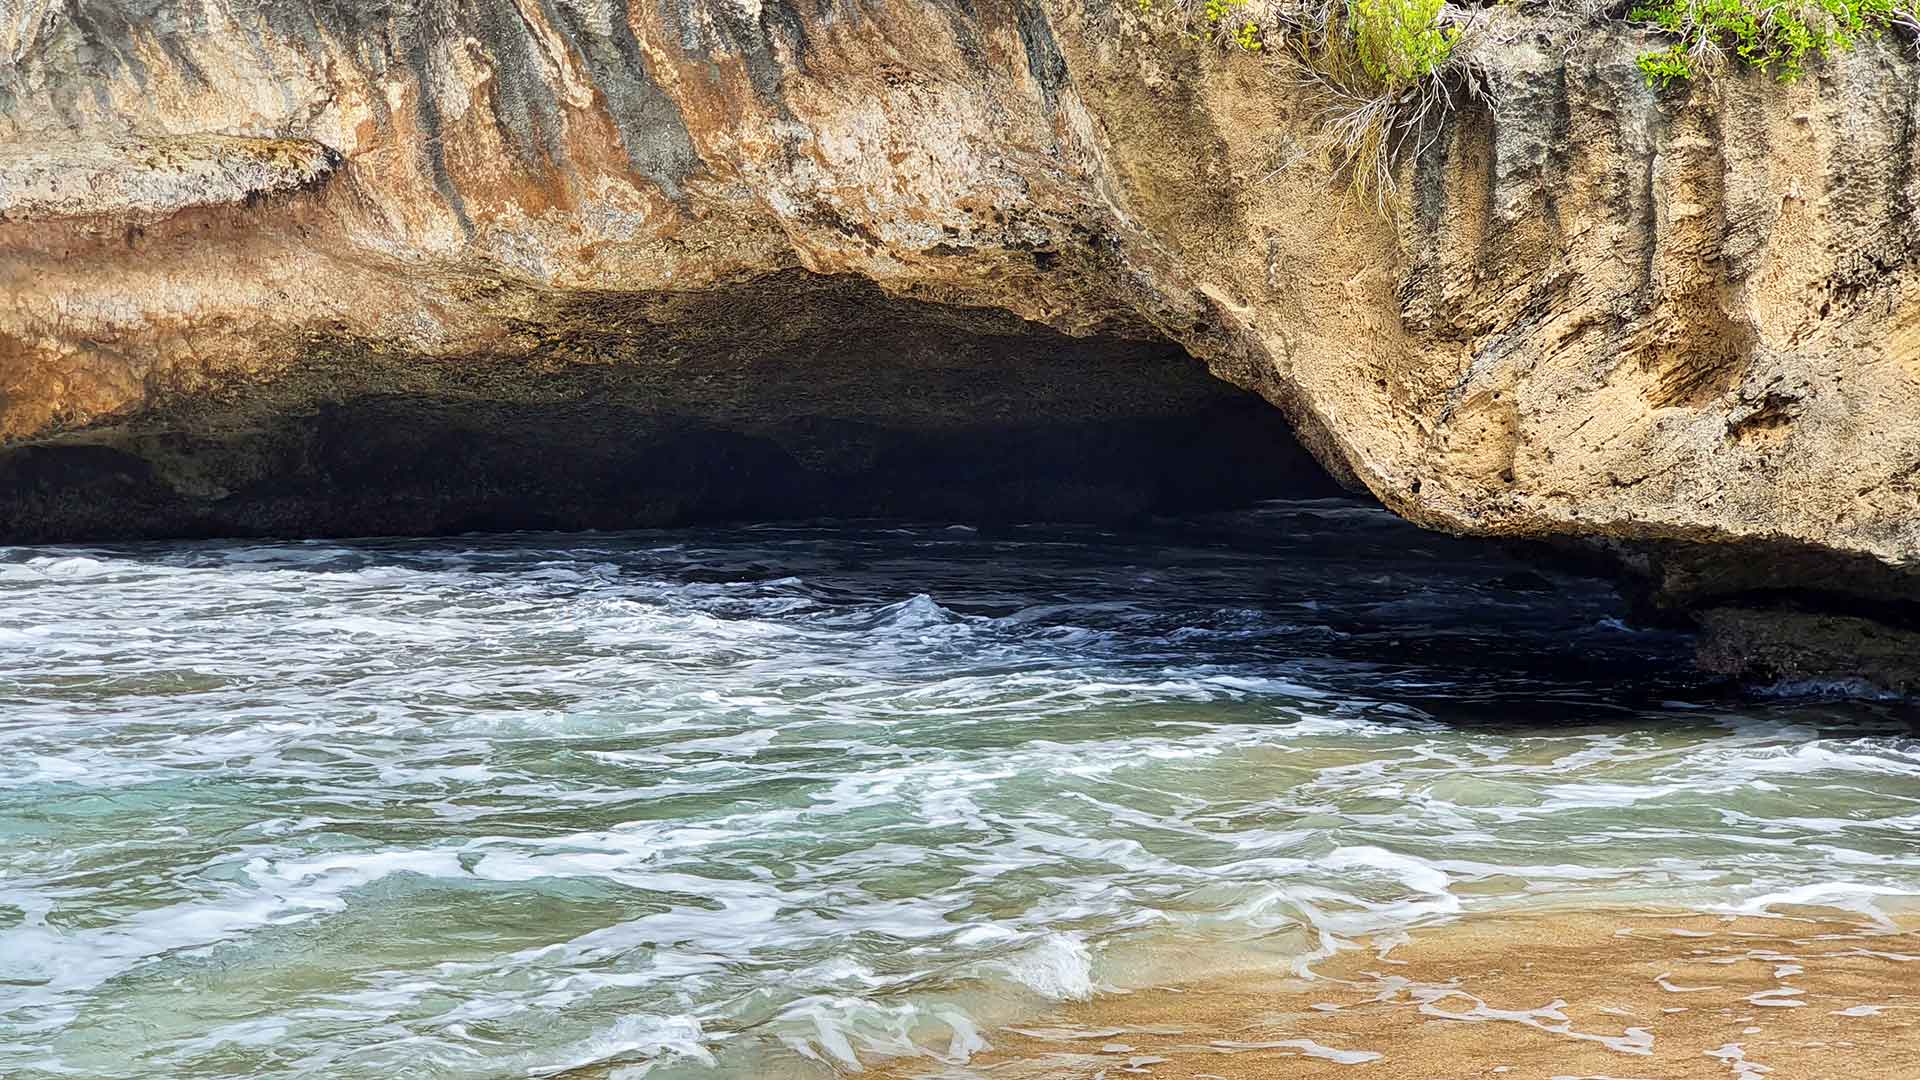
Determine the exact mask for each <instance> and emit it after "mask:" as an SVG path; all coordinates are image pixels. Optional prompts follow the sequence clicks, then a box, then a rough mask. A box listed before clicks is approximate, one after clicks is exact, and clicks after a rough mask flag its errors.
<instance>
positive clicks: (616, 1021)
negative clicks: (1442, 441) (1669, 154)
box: [0, 501, 1920, 1080]
mask: <svg viewBox="0 0 1920 1080" xmlns="http://www.w3.org/2000/svg"><path fill="white" fill-rule="evenodd" d="M1619 617H1620V611H1619V610H1618V603H1617V601H1616V600H1614V598H1613V597H1612V596H1611V595H1610V594H1609V593H1608V592H1607V591H1606V590H1605V589H1604V588H1602V587H1600V586H1597V585H1595V584H1593V583H1591V582H1586V581H1581V580H1578V579H1573V578H1565V577H1559V576H1555V575H1551V574H1543V573H1541V572H1539V571H1536V570H1529V569H1526V568H1525V567H1522V566H1520V565H1518V564H1515V563H1510V562H1506V561H1504V560H1502V559H1501V558H1500V557H1499V556H1498V555H1496V554H1494V553H1492V552H1491V551H1490V549H1489V548H1488V547H1487V546H1486V545H1473V544H1465V543H1459V542H1454V541H1449V540H1446V539H1444V538H1440V537H1435V536H1432V535H1428V534H1424V533H1419V532H1417V531H1415V530H1412V529H1411V528H1409V527H1407V526H1405V525H1403V524H1401V523H1399V522H1397V521H1395V520H1394V519H1392V518H1390V517H1389V516H1387V515H1386V514H1385V513H1384V512H1382V511H1379V510H1377V509H1371V508H1366V507H1361V506H1357V505H1349V504H1345V503H1339V502H1324V501H1323V502H1306V503H1275V504H1269V505H1267V506H1264V507H1262V508H1260V509H1258V510H1256V511H1253V512H1248V513H1243V514H1236V515H1227V516H1221V517H1213V518H1206V519H1198V520H1191V521H1184V522H1177V523H1165V524H1162V525H1159V526H1155V527H1150V528H1142V529H1138V530H1135V531H1130V532H1111V531H1102V530H1098V529H1092V528H1056V527H1046V528H1043V527H1033V528H1017V529H1009V530H1003V531H997V532H992V533H984V532H976V531H973V530H970V529H963V528H955V527H942V526H938V525H934V526H925V527H904V526H894V525H887V524H876V523H871V522H865V523H848V524H823V525H809V526H780V527H761V528H741V529H732V530H717V531H704V532H698V531H693V532H674V533H633V534H618V535H564V536H563V535H523V536H511V537H487V538H456V539H451V540H433V541H373V542H351V543H343V542H334V541H329V542H309V543H286V544H179V545H164V546H137V547H132V546H130V547H116V548H87V549H80V548H71V549H47V548H40V549H27V548H16V549H0V750H4V751H5V753H4V755H0V1075H5V1076H8V1077H17V1078H23V1080H24V1078H40V1077H55V1076H82V1077H90V1078H108V1077H157V1076H167V1077H216V1076H220V1077H225V1076H245V1077H327V1078H359V1077H367V1078H375V1077H378V1078H383V1080H392V1078H395V1077H507V1076H530V1075H531V1076H540V1075H549V1074H553V1073H558V1072H563V1071H566V1070H568V1069H570V1068H575V1067H581V1066H588V1065H596V1064H609V1065H615V1064H617V1065H621V1066H624V1068H623V1069H621V1070H619V1074H620V1075H625V1076H639V1075H646V1076H650V1077H670V1076H671V1077H678V1076H740V1077H746V1076H756V1077H757V1076H776V1075H778V1076H785V1075H793V1076H813V1075H817V1076H828V1075H832V1074H833V1072H834V1071H835V1069H837V1068H845V1067H847V1066H849V1065H850V1064H851V1063H853V1062H856V1061H857V1062H867V1063H871V1062H873V1061H876V1060H878V1059H880V1058H882V1057H885V1056H887V1055H899V1054H921V1055H926V1056H928V1057H930V1058H940V1059H943V1060H948V1061H954V1060H959V1059H962V1058H964V1057H965V1056H966V1055H967V1054H969V1053H970V1052H971V1051H972V1050H973V1049H974V1048H976V1047H978V1046H979V1045H980V1043H981V1041H982V1039H983V1037H984V1036H983V1030H984V1029H986V1028H988V1027H990V1026H991V1025H992V1024H993V1023H996V1022H1000V1021H1003V1020H1004V1019H1005V1018H1007V1017H1009V1016H1016V1015H1019V1014H1020V1013H1021V1011H1022V1010H1025V1009H1031V1008H1033V1007H1036V1006H1038V1005H1041V1004H1044V1003H1046V1002H1048V1001H1053V1000H1060V999H1070V998H1081V997H1085V996H1088V995H1091V994H1098V993H1100V992H1102V991H1104V990H1111V989H1120V988H1125V987H1128V986H1138V985H1145V984H1147V983H1150V982H1154V981H1164V980H1169V979H1177V978H1179V977H1181V976H1182V975H1183V974H1192V973H1194V972H1197V971H1203V970H1215V969H1217V968H1218V966H1219V965H1221V964H1225V963H1232V962H1236V961H1237V960H1238V959H1244V958H1246V957H1249V956H1255V955H1258V956H1263V957H1268V958H1274V959H1278V960H1282V961H1284V960H1287V959H1289V958H1309V959H1310V958H1311V956H1312V955H1313V954H1314V953H1315V952H1316V951H1318V950H1321V949H1323V948H1324V947H1325V946H1326V945H1327V943H1328V942H1329V940H1331V939H1334V938H1339V937H1343V936H1348V935H1353V934H1358V933H1366V932H1373V931H1380V930H1391V929H1393V928H1396V927H1410V926H1417V925H1422V924H1426V923H1431V922H1435V921H1439V920H1446V919H1450V918H1454V917H1456V916H1458V915H1460V914H1461V913H1463V912H1471V911H1476V910H1491V909H1496V908H1512V907H1532V906H1549V905H1551V906H1576V907H1578V906H1592V905H1599V904H1618V903H1627V904H1642V905H1648V906H1658V907H1675V906H1678V907H1696V908H1702V909H1714V910H1736V909H1737V910H1745V911H1756V912H1758V911H1766V910H1770V909H1775V908H1778V907H1780V906H1782V905H1789V904H1821V905H1828V906H1838V907H1842V908H1848V909H1851V910H1854V911H1857V912H1859V913H1861V914H1862V915H1864V916H1866V917H1869V918H1881V917H1885V916H1886V915H1887V914H1889V913H1893V912H1896V911H1899V910H1902V909H1905V908H1908V907H1910V906H1911V905H1912V903H1913V901H1914V899H1915V898H1916V897H1920V843H1917V841H1920V741H1916V739H1915V738H1914V737H1913V736H1912V735H1911V733H1910V730H1911V729H1910V728H1909V727H1908V726H1907V725H1906V723H1905V721H1904V720H1903V719H1902V717H1901V715H1899V714H1897V713H1896V711H1895V709H1896V707H1895V706H1894V705H1892V704H1887V703H1874V702H1843V701H1837V700H1835V701H1829V700H1823V699H1822V698H1821V697H1820V696H1819V695H1818V692H1817V691H1818V688H1809V687H1799V688H1784V689H1783V690H1782V691H1781V692H1778V693H1774V694H1771V695H1753V694H1741V693H1735V692H1733V691H1730V690H1726V689H1723V688H1717V687H1713V686H1708V685H1705V684H1702V683H1700V682H1698V681H1697V680H1696V679H1695V677H1694V676H1692V675H1690V674H1689V673H1688V672H1687V670H1686V666H1685V663H1684V657H1685V655H1686V650H1687V643H1686V642H1685V640H1684V639H1682V638H1679V637H1677V636H1673V635H1669V634H1662V633H1648V632H1641V631H1634V630H1630V629H1628V628H1626V627H1625V626H1623V625H1622V624H1621V622H1620V621H1619Z"/></svg>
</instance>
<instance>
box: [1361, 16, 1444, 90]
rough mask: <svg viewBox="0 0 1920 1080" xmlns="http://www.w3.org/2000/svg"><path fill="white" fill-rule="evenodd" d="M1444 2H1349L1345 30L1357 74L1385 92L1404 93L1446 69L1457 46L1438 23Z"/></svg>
mask: <svg viewBox="0 0 1920 1080" xmlns="http://www.w3.org/2000/svg"><path fill="white" fill-rule="evenodd" d="M1444 7H1446V3H1445V0H1349V3H1348V5H1347V26H1348V27H1349V28H1350V29H1352V31H1353V44H1354V52H1355V54H1356V56H1357V57H1358V59H1359V62H1360V66H1361V68H1362V69H1363V70H1364V71H1365V72H1366V74H1367V76H1368V77H1369V78H1371V79H1372V80H1373V81H1374V82H1376V83H1378V84H1380V85H1381V86H1382V87H1386V88H1402V89H1403V88H1405V87H1408V86H1411V85H1413V84H1414V83H1416V82H1419V81H1420V80H1421V79H1424V78H1426V77H1427V76H1429V75H1432V74H1433V73H1434V72H1435V71H1438V70H1441V69H1443V68H1445V67H1446V64H1447V61H1448V60H1449V59H1451V58H1452V57H1453V47H1454V45H1455V44H1456V43H1458V42H1459V40H1460V28H1459V27H1458V26H1444V25H1442V24H1441V22H1440V12H1441V9H1442V8H1444Z"/></svg>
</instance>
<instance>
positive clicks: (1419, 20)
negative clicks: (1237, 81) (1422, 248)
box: [1138, 0, 1492, 209]
mask: <svg viewBox="0 0 1920 1080" xmlns="http://www.w3.org/2000/svg"><path fill="white" fill-rule="evenodd" d="M1138 2H1139V7H1140V10H1141V12H1142V13H1144V14H1147V15H1150V16H1151V15H1168V16H1170V17H1171V18H1173V19H1174V20H1175V21H1177V22H1178V23H1179V24H1180V25H1181V26H1182V27H1183V28H1184V30H1185V32H1186V35H1187V36H1188V37H1190V38H1191V39H1193V40H1196V41H1203V42H1212V43H1215V44H1218V45H1220V46H1222V47H1225V48H1238V49H1242V50H1245V51H1247V52H1252V53H1261V54H1263V55H1265V56H1266V57H1267V58H1268V61H1269V63H1270V64H1271V65H1272V66H1273V68H1274V69H1275V70H1276V71H1278V72H1279V73H1281V75H1282V77H1285V78H1288V79H1290V80H1292V81H1294V82H1296V83H1298V84H1299V85H1300V86H1301V87H1303V88H1304V89H1307V90H1309V91H1312V92H1314V93H1315V94H1316V96H1318V97H1319V98H1320V100H1321V101H1322V102H1323V103H1324V108H1323V110H1322V112H1321V115H1320V118H1319V121H1320V122H1319V125H1318V129H1319V133H1320V136H1321V139H1320V144H1321V146H1320V148H1321V149H1323V150H1325V151H1326V153H1327V155H1328V156H1329V157H1330V158H1331V159H1332V164H1333V168H1334V170H1335V171H1336V172H1337V173H1338V174H1339V175H1341V176H1343V177H1344V178H1345V179H1346V180H1347V181H1348V183H1349V184H1350V185H1351V187H1352V188H1353V190H1354V192H1355V193H1356V194H1357V195H1360V196H1362V197H1365V198H1371V199H1372V200H1374V201H1375V203H1376V205H1378V206H1379V207H1380V208H1382V209H1384V208H1385V205H1386V204H1387V203H1388V202H1389V201H1390V200H1391V199H1392V198H1393V197H1394V196H1395V195H1396V194H1397V190H1396V188H1397V183H1396V171H1395V170H1396V168H1397V166H1398V164H1399V163H1400V162H1401V161H1402V160H1404V159H1405V158H1406V157H1407V156H1408V155H1409V154H1411V153H1417V152H1418V151H1419V150H1420V149H1422V148H1424V147H1425V146H1426V145H1428V143H1429V142H1430V141H1431V140H1432V139H1433V138H1435V137H1437V135H1438V134H1439V131H1440V129H1441V124H1440V121H1441V120H1442V119H1443V118H1444V117H1445V116H1446V115H1447V114H1448V113H1449V112H1451V111H1452V110H1453V109H1454V108H1455V107H1456V106H1457V105H1458V104H1460V103H1461V102H1462V101H1463V100H1464V99H1467V98H1475V97H1479V98H1490V96H1491V90H1492V88H1491V86H1490V85H1489V84H1488V83H1487V82H1486V80H1485V79H1484V78H1483V77H1481V75H1480V73H1479V72H1478V71H1477V69H1475V68H1473V67H1472V65H1470V64H1468V63H1466V62H1464V61H1463V60H1461V59H1460V56H1459V52H1458V49H1457V46H1458V45H1459V43H1460V41H1461V39H1462V35H1463V33H1464V29H1463V27H1464V25H1465V23H1466V22H1467V17H1466V15H1465V14H1464V13H1463V12H1461V11H1459V10H1456V9H1453V8H1450V7H1448V5H1447V4H1446V0H1138Z"/></svg>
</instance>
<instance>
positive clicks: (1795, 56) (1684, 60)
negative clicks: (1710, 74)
mask: <svg viewBox="0 0 1920 1080" xmlns="http://www.w3.org/2000/svg"><path fill="white" fill-rule="evenodd" d="M1912 5H1913V0H1640V2H1639V3H1638V4H1636V5H1635V6H1634V8H1633V9H1632V10H1631V11H1630V12H1629V13H1628V17H1629V18H1632V19H1634V20H1636V21H1640V22H1647V23H1652V24H1653V25H1654V26H1656V27H1658V28H1659V29H1661V30H1663V31H1665V32H1666V33H1669V34H1673V35H1675V36H1677V37H1679V38H1680V40H1679V41H1677V42H1675V43H1674V44H1672V45H1669V46H1667V47H1666V48H1664V49H1658V50H1655V51H1653V52H1648V53H1642V54H1641V55H1640V57H1639V60H1638V63H1639V65H1640V70H1641V71H1642V72H1643V73H1644V74H1645V75H1646V77H1647V82H1648V83H1649V84H1651V85H1654V86H1659V87H1663V88H1664V87H1668V86H1672V85H1674V84H1675V83H1681V82H1686V81H1688V80H1690V79H1693V78H1695V77H1696V76H1698V75H1699V74H1700V63H1701V61H1702V60H1703V59H1705V58H1706V57H1707V56H1709V55H1710V54H1712V53H1715V52H1717V51H1721V50H1726V51H1730V52H1732V53H1733V55H1734V56H1736V57H1738V58H1739V59H1740V60H1741V62H1742V63H1745V64H1746V65H1748V66H1750V67H1754V68H1758V69H1759V70H1761V71H1767V72H1772V73H1773V74H1774V75H1775V76H1776V77H1777V78H1779V80H1780V81H1781V82H1792V81H1794V80H1795V79H1797V78H1799V77H1800V76H1801V75H1802V74H1803V73H1804V72H1805V71H1806V60H1807V57H1808V56H1809V55H1812V56H1819V57H1825V56H1829V55H1831V54H1832V53H1833V52H1834V51H1835V50H1836V49H1837V50H1846V49H1851V48H1853V46H1854V45H1855V44H1856V43H1857V42H1859V41H1860V40H1861V39H1863V38H1864V39H1872V38H1877V37H1879V36H1880V34H1881V33H1882V32H1883V31H1884V30H1885V29H1886V28H1887V27H1888V26H1891V25H1894V24H1896V23H1908V24H1911V22H1912V20H1913V14H1914V10H1913V6H1912Z"/></svg>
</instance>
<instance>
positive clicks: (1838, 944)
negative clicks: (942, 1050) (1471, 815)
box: [875, 912, 1920, 1080]
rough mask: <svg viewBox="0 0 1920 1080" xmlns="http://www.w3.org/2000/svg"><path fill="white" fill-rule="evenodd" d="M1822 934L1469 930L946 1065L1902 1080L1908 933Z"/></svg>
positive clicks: (1919, 1018) (1060, 1070)
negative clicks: (1300, 975)
mask: <svg viewBox="0 0 1920 1080" xmlns="http://www.w3.org/2000/svg"><path fill="white" fill-rule="evenodd" d="M1849 920H1851V916H1848V917H1847V919H1844V920H1843V919H1840V918H1836V917H1835V916H1834V915H1833V913H1831V912H1825V913H1819V914H1812V913H1808V914H1804V915H1801V916H1794V917H1785V918H1779V917H1775V918H1752V917H1721V916H1708V915H1692V914H1689V915H1646V914H1625V913H1622V914H1611V913H1580V914H1534V915H1524V916H1521V915H1509V916H1483V917H1478V918H1472V919H1467V920H1463V921H1460V922H1456V923H1453V924H1449V925H1445V926H1439V927H1434V928H1430V929H1427V930H1424V931H1420V932H1416V933H1415V934H1414V935H1412V937H1411V938H1410V939H1408V940H1403V941H1399V942H1390V941H1367V942H1363V943H1361V945H1362V946H1363V947H1359V948H1353V949H1348V950H1343V951H1342V952H1341V953H1339V954H1337V955H1335V956H1333V957H1331V958H1327V959H1323V960H1321V961H1319V962H1317V963H1316V964H1315V965H1314V974H1313V977H1311V978H1301V977H1299V976H1296V975H1294V974H1293V973H1291V972H1282V971H1267V972H1264V973H1263V972H1258V971H1254V972H1235V973H1233V974H1231V975H1222V976H1219V977H1215V978H1210V979H1203V980H1199V981H1196V982H1193V983H1190V984H1185V985H1180V986H1173V987H1162V988H1156V989H1149V990H1142V991H1135V992H1132V993H1124V994H1104V995H1100V996H1098V997H1096V998H1095V999H1094V1000H1093V1001H1090V1002H1085V1003H1070V1004H1066V1005H1062V1006H1060V1007H1058V1008H1057V1009H1054V1010H1053V1011H1052V1012H1051V1013H1049V1014H1047V1015H1043V1016H1039V1017H1034V1018H1031V1019H1029V1020H1026V1021H1024V1022H1022V1023H1019V1024H1016V1025H1013V1026H1010V1027H1007V1028H1003V1029H1000V1030H996V1031H992V1032H989V1033H987V1037H988V1039H989V1040H990V1041H991V1043H992V1044H993V1045H992V1048H991V1049H989V1050H985V1051H981V1052H979V1053H977V1054H975V1055H974V1056H973V1057H972V1059H971V1060H970V1061H968V1062H967V1063H966V1064H965V1065H938V1064H933V1063H930V1062H927V1061H925V1060H921V1061H917V1062H907V1061H898V1060H896V1061H895V1062H892V1063H890V1064H888V1065H886V1066H882V1067H881V1068H879V1069H877V1070H875V1072H876V1073H877V1074H878V1075H881V1076H888V1077H901V1078H908V1077H911V1078H915V1080H959V1078H963V1077H968V1078H971V1077H991V1078H993V1080H1010V1078H1040V1077H1045V1078H1047V1080H1122V1078H1125V1077H1131V1076H1146V1077H1154V1078H1157V1080H1255V1078H1259V1080H1269V1078H1282V1077H1284V1078H1288V1080H1293V1078H1313V1077H1350V1078H1366V1080H1415V1078H1418V1080H1453V1078H1456V1077H1502V1078H1505V1080H1602V1078H1605V1080H1642V1078H1644V1080H1687V1078H1692V1077H1703V1078H1704V1077H1713V1078H1728V1077H1731V1078H1734V1080H1757V1078H1760V1077H1766V1078H1767V1080H1789V1078H1803V1077H1804V1078H1821V1080H1824V1078H1833V1080H1883V1078H1884V1080H1915V1078H1920V926H1911V925H1910V926H1904V927H1900V928H1894V927H1887V926H1876V925H1873V924H1871V923H1865V922H1863V921H1849Z"/></svg>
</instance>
